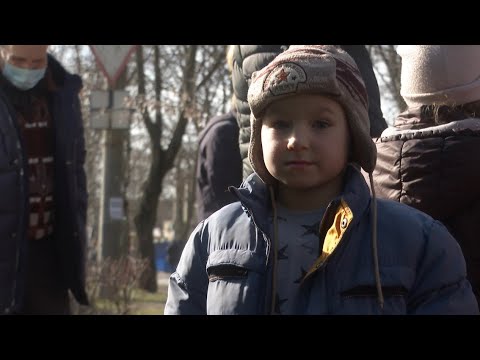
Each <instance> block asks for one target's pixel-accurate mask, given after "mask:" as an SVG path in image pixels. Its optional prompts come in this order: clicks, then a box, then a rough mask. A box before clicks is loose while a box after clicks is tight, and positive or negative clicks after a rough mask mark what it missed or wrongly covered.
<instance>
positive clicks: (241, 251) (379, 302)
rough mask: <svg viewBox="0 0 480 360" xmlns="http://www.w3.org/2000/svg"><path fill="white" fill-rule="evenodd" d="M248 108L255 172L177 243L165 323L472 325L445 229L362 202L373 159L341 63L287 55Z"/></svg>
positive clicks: (456, 253)
mask: <svg viewBox="0 0 480 360" xmlns="http://www.w3.org/2000/svg"><path fill="white" fill-rule="evenodd" d="M248 100H249V104H250V107H251V110H252V116H251V127H252V135H251V142H250V148H249V158H250V162H251V164H252V167H253V169H254V170H255V173H254V174H252V175H251V176H250V177H249V178H247V179H246V181H245V182H244V184H242V187H241V188H240V189H235V188H232V189H231V190H232V191H233V192H234V193H235V194H236V195H237V197H238V199H239V202H236V203H233V204H230V205H227V206H225V207H224V208H222V209H221V210H219V211H217V212H216V213H214V214H213V215H211V216H210V217H209V218H208V219H206V220H205V221H203V222H201V223H200V224H199V225H198V226H197V228H196V229H195V231H194V232H193V234H192V235H191V237H190V239H189V241H188V243H187V245H186V247H185V250H184V252H183V254H182V257H181V259H180V263H179V265H178V268H177V271H176V272H175V273H173V274H172V276H171V278H170V284H169V290H168V299H167V304H166V307H165V314H477V313H478V305H477V303H476V301H475V297H474V295H473V293H472V289H471V286H470V283H469V282H468V281H467V280H466V278H465V276H466V274H465V260H464V258H463V255H462V252H461V250H460V248H459V246H458V244H457V242H456V241H455V240H454V239H453V238H452V236H451V235H450V234H449V233H448V231H447V230H446V229H445V227H444V226H443V225H442V224H441V223H439V222H437V221H434V220H433V219H432V218H430V217H429V216H428V215H426V214H424V213H421V212H419V211H417V210H414V209H413V208H410V207H408V206H405V205H402V204H399V203H395V202H392V201H386V200H379V201H378V204H377V201H376V199H375V195H374V192H373V196H370V192H369V188H368V186H367V184H366V183H365V180H364V179H363V176H362V175H361V174H360V172H359V166H360V167H362V168H363V169H364V170H365V171H366V172H368V173H369V174H371V172H372V171H373V169H374V167H375V161H376V151H375V145H374V144H373V142H372V140H371V138H370V135H369V120H368V100H367V95H366V90H365V85H364V83H363V80H362V78H361V76H360V73H359V71H358V69H357V67H356V65H355V62H354V61H353V60H352V59H351V57H350V56H349V55H348V54H346V53H345V52H343V51H342V50H339V49H337V48H335V47H333V46H320V45H307V46H298V47H297V46H294V47H291V48H290V49H289V50H287V51H286V52H284V53H282V54H280V55H279V56H278V57H276V58H275V59H274V60H273V61H272V63H270V64H269V65H268V66H267V67H265V68H264V69H262V70H261V71H259V72H258V73H256V74H255V75H254V77H253V80H252V84H251V86H250V89H249V92H248ZM370 179H371V176H370ZM377 207H378V212H377ZM377 238H378V243H377Z"/></svg>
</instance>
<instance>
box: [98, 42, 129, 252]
mask: <svg viewBox="0 0 480 360" xmlns="http://www.w3.org/2000/svg"><path fill="white" fill-rule="evenodd" d="M136 48H137V45H90V49H91V50H92V52H93V54H94V56H95V59H96V61H97V65H98V67H99V69H100V70H101V71H102V73H103V74H104V75H105V77H106V78H107V80H108V85H109V89H108V91H92V94H91V97H90V108H91V124H92V127H93V128H95V129H99V130H102V131H103V139H104V144H105V146H104V148H103V165H104V166H103V174H102V185H101V189H102V190H101V197H100V219H99V231H98V234H99V239H98V246H99V248H98V252H97V253H98V254H99V256H100V259H106V258H113V259H118V258H120V257H121V256H122V255H125V254H126V253H127V251H128V248H127V245H128V226H127V216H126V213H125V204H126V199H125V195H126V184H125V174H126V172H127V166H128V159H127V158H126V154H127V153H128V152H127V146H128V136H129V129H130V116H131V109H129V108H128V106H126V105H125V98H126V97H127V95H128V93H127V92H126V91H125V90H124V88H125V85H126V77H125V69H126V66H127V64H128V60H129V59H130V57H131V55H132V54H133V53H134V51H135V50H136ZM100 259H99V260H100Z"/></svg>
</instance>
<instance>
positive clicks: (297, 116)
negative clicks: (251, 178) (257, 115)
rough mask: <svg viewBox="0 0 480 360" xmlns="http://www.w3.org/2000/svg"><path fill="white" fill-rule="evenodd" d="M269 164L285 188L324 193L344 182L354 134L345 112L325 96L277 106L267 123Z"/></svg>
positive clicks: (265, 119) (264, 146) (266, 157)
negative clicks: (314, 190) (349, 126)
mask: <svg viewBox="0 0 480 360" xmlns="http://www.w3.org/2000/svg"><path fill="white" fill-rule="evenodd" d="M261 136H262V149H263V158H264V161H265V166H266V167H267V170H268V171H269V172H270V174H271V175H272V176H273V177H274V178H276V179H277V180H278V181H279V182H280V186H282V185H283V186H285V187H287V188H294V189H297V190H306V189H313V188H315V189H316V190H319V189H321V188H322V187H324V186H327V187H328V186H330V185H331V183H332V181H333V182H341V181H342V176H341V175H342V172H343V170H344V169H345V167H346V165H347V162H348V154H349V144H350V135H349V130H348V124H347V118H346V115H345V112H344V111H343V108H342V107H341V105H340V104H338V103H337V102H336V101H334V100H331V99H330V98H328V97H325V96H322V95H297V96H292V97H289V98H287V99H285V100H282V101H277V102H274V103H272V104H271V105H270V106H269V107H268V108H267V110H266V112H265V115H264V117H263V122H262V135H261Z"/></svg>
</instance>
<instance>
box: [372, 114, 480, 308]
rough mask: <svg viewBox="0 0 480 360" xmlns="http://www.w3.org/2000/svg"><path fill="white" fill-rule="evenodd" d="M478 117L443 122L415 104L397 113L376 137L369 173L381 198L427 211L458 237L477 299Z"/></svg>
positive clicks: (479, 291) (479, 298)
mask: <svg viewBox="0 0 480 360" xmlns="http://www.w3.org/2000/svg"><path fill="white" fill-rule="evenodd" d="M479 122H480V120H479V119H464V120H459V121H455V122H450V123H448V124H444V125H435V123H434V121H433V120H432V119H431V118H429V116H427V115H426V114H424V113H423V112H420V110H419V109H416V110H410V111H406V112H405V113H403V114H400V116H399V117H398V118H397V120H396V123H395V128H394V129H387V130H385V131H384V134H383V135H382V137H381V138H379V139H378V140H377V143H376V145H377V153H378V160H377V166H376V169H375V171H374V172H373V178H374V184H375V190H376V191H377V195H378V196H379V197H383V198H387V199H391V200H395V201H398V202H401V203H403V204H407V205H410V206H413V207H415V208H417V209H419V210H421V211H424V212H426V213H427V214H429V215H430V216H432V217H433V218H435V219H436V220H439V221H441V222H442V223H444V224H445V226H446V227H447V228H448V230H449V231H450V232H451V233H452V235H453V236H454V237H455V239H456V240H457V241H458V242H459V244H460V246H461V248H462V250H463V254H464V256H465V260H466V263H467V276H468V279H469V280H470V282H471V284H472V287H473V290H474V293H475V295H476V296H477V301H480V241H479V237H478V228H477V221H478V219H480V188H479V186H478V184H480V166H479V164H480V125H479Z"/></svg>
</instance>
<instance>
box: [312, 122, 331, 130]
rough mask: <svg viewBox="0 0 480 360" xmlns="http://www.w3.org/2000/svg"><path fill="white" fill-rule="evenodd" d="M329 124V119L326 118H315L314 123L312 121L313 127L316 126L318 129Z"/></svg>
mask: <svg viewBox="0 0 480 360" xmlns="http://www.w3.org/2000/svg"><path fill="white" fill-rule="evenodd" d="M328 126H329V123H328V121H326V120H315V121H314V122H313V123H312V127H313V128H316V129H324V128H326V127H328Z"/></svg>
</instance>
